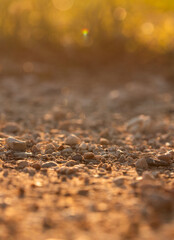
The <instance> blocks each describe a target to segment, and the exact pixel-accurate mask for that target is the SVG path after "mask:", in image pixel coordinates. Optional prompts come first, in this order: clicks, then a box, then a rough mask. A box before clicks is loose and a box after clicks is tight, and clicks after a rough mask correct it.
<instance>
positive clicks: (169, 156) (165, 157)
mask: <svg viewBox="0 0 174 240" xmlns="http://www.w3.org/2000/svg"><path fill="white" fill-rule="evenodd" d="M173 157H174V153H173V151H169V152H167V153H165V154H160V155H158V159H159V160H162V161H166V162H168V163H169V162H170V161H171V160H172V159H173Z"/></svg>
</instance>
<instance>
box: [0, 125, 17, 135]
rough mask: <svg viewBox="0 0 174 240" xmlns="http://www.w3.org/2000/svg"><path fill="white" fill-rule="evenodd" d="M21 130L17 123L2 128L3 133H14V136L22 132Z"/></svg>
mask: <svg viewBox="0 0 174 240" xmlns="http://www.w3.org/2000/svg"><path fill="white" fill-rule="evenodd" d="M20 130H21V128H20V126H19V124H17V123H15V122H8V123H6V124H5V126H4V127H3V128H2V131H3V132H6V133H13V134H15V133H17V132H20Z"/></svg>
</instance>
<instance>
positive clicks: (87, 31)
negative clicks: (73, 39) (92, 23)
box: [82, 28, 89, 37]
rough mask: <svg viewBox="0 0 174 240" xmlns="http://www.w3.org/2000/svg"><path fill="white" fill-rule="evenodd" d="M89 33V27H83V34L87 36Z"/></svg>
mask: <svg viewBox="0 0 174 240" xmlns="http://www.w3.org/2000/svg"><path fill="white" fill-rule="evenodd" d="M88 33H89V30H88V29H87V28H83V29H82V34H83V36H84V37H87V36H88Z"/></svg>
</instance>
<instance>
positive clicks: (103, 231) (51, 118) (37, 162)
mask: <svg viewBox="0 0 174 240" xmlns="http://www.w3.org/2000/svg"><path fill="white" fill-rule="evenodd" d="M173 90H174V87H173V86H172V85H171V83H168V82H166V81H165V79H163V78H162V77H159V76H152V75H147V74H146V75H145V74H137V75H136V76H135V77H133V78H132V79H131V81H129V77H128V78H127V80H126V81H123V80H122V79H121V77H120V76H118V75H117V74H115V75H114V74H113V75H112V77H111V76H110V75H107V74H105V75H101V74H93V75H88V74H85V73H81V72H78V71H76V72H75V73H73V74H67V75H63V74H62V75H61V74H59V75H58V76H56V75H55V76H52V77H51V79H49V80H47V79H44V80H41V77H38V76H36V75H34V74H26V75H25V74H24V75H22V76H16V77H11V76H1V81H0V239H2V240H14V239H15V240H35V239H38V240H42V239H43V240H105V239H108V240H117V239H118V240H127V239H128V240H129V239H133V240H137V239H141V240H149V239H151V240H156V239H158V240H163V239H167V240H172V239H174V95H173Z"/></svg>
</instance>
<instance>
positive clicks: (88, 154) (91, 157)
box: [84, 152, 95, 159]
mask: <svg viewBox="0 0 174 240" xmlns="http://www.w3.org/2000/svg"><path fill="white" fill-rule="evenodd" d="M94 158H95V155H94V153H93V152H87V153H85V154H84V159H94Z"/></svg>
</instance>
